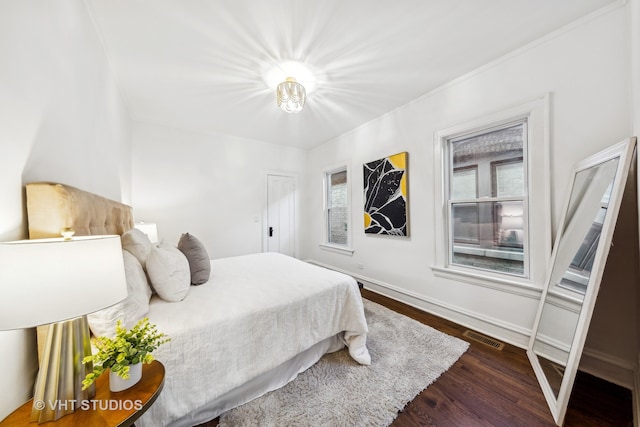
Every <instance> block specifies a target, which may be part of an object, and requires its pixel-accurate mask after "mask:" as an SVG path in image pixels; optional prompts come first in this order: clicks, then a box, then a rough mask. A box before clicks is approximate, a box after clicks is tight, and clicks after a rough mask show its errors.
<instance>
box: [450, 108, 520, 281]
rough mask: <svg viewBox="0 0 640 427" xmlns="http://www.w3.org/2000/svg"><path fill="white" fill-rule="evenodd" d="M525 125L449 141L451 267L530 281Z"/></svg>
mask: <svg viewBox="0 0 640 427" xmlns="http://www.w3.org/2000/svg"><path fill="white" fill-rule="evenodd" d="M526 140H527V121H526V119H522V120H518V121H516V122H512V123H508V124H505V125H502V126H500V127H497V128H495V127H494V128H491V129H481V130H479V131H476V132H474V133H472V134H466V135H462V136H457V137H453V138H450V139H447V141H446V144H447V147H446V152H447V157H448V164H449V168H448V173H449V180H448V181H449V188H448V191H447V198H448V209H447V216H448V223H449V237H448V241H449V245H448V247H449V263H450V264H452V265H460V266H465V267H471V268H477V269H482V270H490V271H494V272H500V273H508V274H514V275H518V276H526V275H527V264H528V262H527V256H528V253H527V245H526V243H527V241H528V238H527V227H526V223H525V218H526V217H527V206H528V203H527V198H526V194H527V192H526V185H527V183H526V179H525V177H526V170H525V165H526V161H525V157H526V146H527V143H526Z"/></svg>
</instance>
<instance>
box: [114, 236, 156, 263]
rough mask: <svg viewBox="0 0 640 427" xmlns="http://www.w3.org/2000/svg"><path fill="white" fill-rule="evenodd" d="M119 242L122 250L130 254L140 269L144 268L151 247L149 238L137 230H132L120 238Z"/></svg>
mask: <svg viewBox="0 0 640 427" xmlns="http://www.w3.org/2000/svg"><path fill="white" fill-rule="evenodd" d="M120 242H121V243H122V249H126V250H127V251H129V252H131V254H132V255H133V256H135V257H136V258H137V259H138V261H140V264H141V265H142V268H146V265H145V264H146V262H147V257H148V256H149V253H150V252H151V248H152V247H153V244H152V243H151V240H149V236H147V235H146V234H144V233H143V232H142V231H140V230H138V229H137V228H132V229H131V230H127V231H125V232H124V233H123V234H122V236H120Z"/></svg>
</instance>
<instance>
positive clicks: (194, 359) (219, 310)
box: [136, 253, 371, 426]
mask: <svg viewBox="0 0 640 427" xmlns="http://www.w3.org/2000/svg"><path fill="white" fill-rule="evenodd" d="M148 316H149V318H150V319H151V322H152V323H155V324H157V326H158V330H160V331H162V332H164V333H166V334H167V335H169V336H170V337H171V339H172V340H171V342H169V343H167V344H165V345H163V346H161V347H160V348H159V349H158V350H156V351H155V352H154V356H155V357H156V358H157V359H158V360H160V361H161V362H162V363H163V364H164V365H165V368H166V378H165V385H164V389H163V391H162V393H161V394H160V396H159V397H158V400H157V401H156V402H155V403H154V404H153V405H152V406H151V408H150V409H149V410H148V411H147V412H146V413H145V414H144V415H143V417H141V418H140V420H138V421H137V422H136V424H138V425H140V426H150V425H153V426H159V425H167V424H169V423H171V422H172V421H173V420H176V419H178V418H181V417H183V416H185V415H186V414H190V413H192V412H193V411H195V410H197V409H198V408H201V407H205V406H207V404H208V403H210V402H212V401H214V400H216V399H219V398H220V397H221V396H224V395H225V394H226V393H229V392H231V391H232V390H234V389H236V388H237V387H239V386H241V385H243V384H245V383H247V382H248V381H250V380H251V379H253V378H256V377H258V376H260V375H261V374H264V373H266V372H268V371H270V370H272V369H274V368H276V367H279V366H281V365H282V364H283V363H285V362H287V361H289V360H290V359H292V358H293V357H294V356H296V355H297V354H299V353H301V352H303V351H305V350H307V349H309V348H310V347H312V346H313V345H314V344H316V343H319V342H321V341H323V340H325V339H327V338H329V337H332V336H334V335H336V334H338V336H339V337H340V338H342V340H343V341H344V342H345V344H346V345H348V346H349V353H350V354H351V356H352V357H353V359H354V360H356V361H357V362H358V363H361V364H365V365H368V364H369V363H370V362H371V359H370V357H369V353H368V350H367V348H366V334H367V332H368V329H367V324H366V320H365V317H364V309H363V305H362V299H361V297H360V293H359V291H358V287H357V284H356V282H355V281H354V280H353V278H351V277H349V276H347V275H344V274H341V273H337V272H334V271H331V270H327V269H324V268H321V267H317V266H313V265H310V264H307V263H305V262H302V261H299V260H297V259H294V258H290V257H287V256H285V255H281V254H276V253H262V254H254V255H245V256H240V257H233V258H224V259H219V260H214V261H212V265H211V278H210V280H209V282H207V283H205V284H203V285H200V286H192V287H191V289H190V291H189V294H188V295H187V297H186V298H185V299H184V300H183V301H181V302H178V303H170V302H166V301H163V300H160V299H159V298H157V297H154V298H153V299H152V302H151V307H150V310H149V314H148Z"/></svg>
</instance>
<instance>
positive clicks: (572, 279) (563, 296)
mask: <svg viewBox="0 0 640 427" xmlns="http://www.w3.org/2000/svg"><path fill="white" fill-rule="evenodd" d="M618 163H619V158H617V157H616V158H614V159H611V160H608V161H606V162H603V163H600V164H598V165H594V166H592V167H590V168H587V169H584V170H581V171H579V172H578V173H576V174H575V178H574V183H573V188H572V190H571V195H570V198H569V205H568V208H567V212H566V216H565V220H564V223H563V224H562V226H561V228H560V230H559V233H560V240H559V243H558V248H557V252H556V257H555V260H554V261H555V262H554V264H553V268H552V270H551V276H550V280H549V290H548V292H547V295H546V298H545V301H544V306H543V309H542V314H541V317H540V321H539V325H538V331H537V333H536V335H535V341H534V343H533V351H534V353H535V354H536V355H537V356H538V358H539V361H540V364H541V366H542V370H543V372H544V374H545V376H546V377H547V379H548V381H549V385H550V386H551V389H552V391H553V394H554V395H555V397H556V398H557V397H558V394H559V391H560V386H561V384H562V379H563V377H564V370H565V367H566V366H567V361H568V359H569V353H570V351H571V344H572V343H573V341H574V337H575V333H576V328H577V325H578V320H579V317H580V312H581V309H582V302H583V301H584V296H585V293H586V291H587V288H588V284H589V279H590V277H591V270H592V267H593V263H594V259H595V256H596V249H597V247H598V242H599V241H600V234H601V232H602V225H603V223H604V220H605V217H606V216H607V207H608V205H609V199H610V197H611V190H612V188H613V182H614V177H615V175H616V170H617V168H618Z"/></svg>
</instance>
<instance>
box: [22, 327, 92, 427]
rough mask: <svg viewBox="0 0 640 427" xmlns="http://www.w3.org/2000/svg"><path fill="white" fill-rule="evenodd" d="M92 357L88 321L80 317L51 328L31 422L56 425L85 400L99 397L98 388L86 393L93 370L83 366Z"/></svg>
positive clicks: (39, 373) (37, 382)
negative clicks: (88, 357) (88, 376)
mask: <svg viewBox="0 0 640 427" xmlns="http://www.w3.org/2000/svg"><path fill="white" fill-rule="evenodd" d="M90 354H91V334H90V332H89V323H88V322H87V317H86V316H82V317H76V318H75V319H71V320H66V321H64V322H57V323H52V324H51V325H50V326H49V332H48V334H47V341H46V344H45V347H44V353H43V356H42V360H40V370H39V371H38V378H37V379H36V386H35V392H34V396H33V408H32V410H31V422H38V423H43V422H47V421H55V420H57V419H59V418H61V417H63V416H65V415H67V414H70V413H72V412H74V410H75V408H77V407H79V406H80V403H81V402H82V401H83V400H89V399H91V398H93V397H94V396H95V395H96V389H95V385H91V387H89V388H88V389H86V390H82V380H84V378H85V376H86V375H87V374H88V373H90V372H91V371H92V370H93V366H92V364H91V363H87V364H86V365H85V364H83V363H82V359H84V357H85V356H89V355H90Z"/></svg>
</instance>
